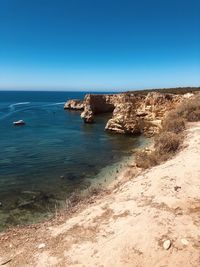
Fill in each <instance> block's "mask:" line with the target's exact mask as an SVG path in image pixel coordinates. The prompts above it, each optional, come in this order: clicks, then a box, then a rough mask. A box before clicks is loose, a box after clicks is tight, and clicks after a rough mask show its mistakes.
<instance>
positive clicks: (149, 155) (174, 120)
mask: <svg viewBox="0 0 200 267" xmlns="http://www.w3.org/2000/svg"><path fill="white" fill-rule="evenodd" d="M199 120H200V94H197V95H195V96H194V97H193V98H191V99H189V100H185V101H183V102H182V103H180V105H179V106H177V108H176V109H175V110H173V111H170V112H169V113H168V114H167V116H166V117H165V119H164V120H163V122H162V130H161V132H160V133H159V134H158V135H157V136H156V137H155V138H154V148H155V149H154V150H153V151H152V152H146V151H138V152H136V154H135V163H136V165H137V166H138V167H140V168H144V169H147V168H150V167H152V166H155V165H157V164H159V163H161V162H162V161H165V160H167V159H169V158H170V157H171V156H172V155H173V154H174V153H175V152H176V151H177V150H178V149H179V147H180V145H181V143H182V140H183V135H182V132H183V131H184V130H185V121H190V122H192V121H199Z"/></svg>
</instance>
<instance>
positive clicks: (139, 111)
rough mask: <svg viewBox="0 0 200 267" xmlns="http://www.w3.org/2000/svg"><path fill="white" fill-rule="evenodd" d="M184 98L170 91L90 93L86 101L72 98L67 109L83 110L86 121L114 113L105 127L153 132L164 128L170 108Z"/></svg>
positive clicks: (118, 131)
mask: <svg viewBox="0 0 200 267" xmlns="http://www.w3.org/2000/svg"><path fill="white" fill-rule="evenodd" d="M182 99H183V96H181V95H177V94H169V93H159V92H150V93H148V94H146V95H145V94H142V93H141V94H138V93H137V94H134V93H119V94H102V95H100V94H87V95H86V96H85V98H84V100H83V101H82V102H80V101H79V102H78V100H71V102H70V101H68V102H67V103H66V105H65V108H67V109H77V110H82V109H83V112H82V113H81V118H82V119H83V120H84V122H85V123H93V122H94V120H95V115H96V114H100V113H106V112H110V113H113V115H112V118H111V119H110V120H109V121H108V122H107V124H106V127H105V129H106V130H108V131H113V132H116V133H122V134H141V133H145V134H148V135H152V134H154V133H155V132H157V131H158V129H159V128H160V127H161V121H162V118H163V116H164V115H165V114H166V112H167V111H169V110H171V109H173V108H175V106H176V105H177V104H178V103H179V102H180V101H181V100H182Z"/></svg>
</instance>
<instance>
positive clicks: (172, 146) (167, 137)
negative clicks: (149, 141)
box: [135, 132, 182, 169]
mask: <svg viewBox="0 0 200 267" xmlns="http://www.w3.org/2000/svg"><path fill="white" fill-rule="evenodd" d="M181 141H182V138H181V135H179V134H175V133H172V132H162V133H160V134H159V135H158V136H157V137H156V138H155V143H154V146H155V150H153V151H151V152H146V151H137V152H136V154H135V163H136V166H137V167H139V168H143V169H147V168H150V167H153V166H156V165H158V164H160V163H161V162H163V161H165V160H167V159H169V158H170V157H171V156H172V155H173V154H174V153H175V152H176V151H177V150H178V148H179V147H180V144H181Z"/></svg>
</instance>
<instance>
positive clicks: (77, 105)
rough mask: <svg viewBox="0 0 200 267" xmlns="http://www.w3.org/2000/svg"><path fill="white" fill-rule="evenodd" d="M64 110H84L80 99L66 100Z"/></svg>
mask: <svg viewBox="0 0 200 267" xmlns="http://www.w3.org/2000/svg"><path fill="white" fill-rule="evenodd" d="M64 109H71V110H83V109H84V102H83V101H82V100H80V99H71V100H68V101H67V102H66V103H65V105H64Z"/></svg>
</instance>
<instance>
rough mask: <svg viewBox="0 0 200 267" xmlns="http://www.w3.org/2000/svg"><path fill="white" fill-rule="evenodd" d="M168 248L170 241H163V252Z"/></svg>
mask: <svg viewBox="0 0 200 267" xmlns="http://www.w3.org/2000/svg"><path fill="white" fill-rule="evenodd" d="M170 247H171V241H170V240H165V241H164V242H163V248H164V249H165V250H168V249H169V248H170Z"/></svg>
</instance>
